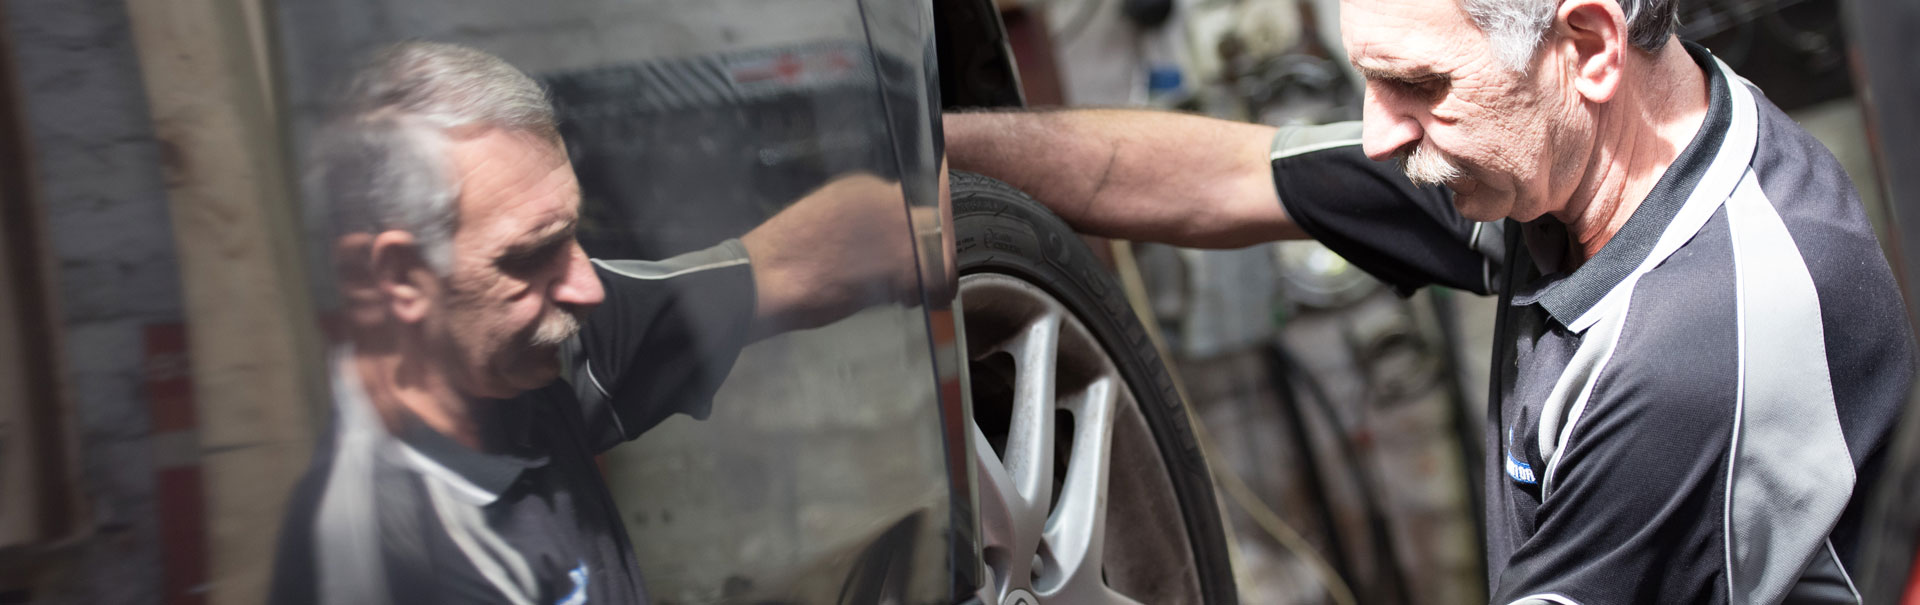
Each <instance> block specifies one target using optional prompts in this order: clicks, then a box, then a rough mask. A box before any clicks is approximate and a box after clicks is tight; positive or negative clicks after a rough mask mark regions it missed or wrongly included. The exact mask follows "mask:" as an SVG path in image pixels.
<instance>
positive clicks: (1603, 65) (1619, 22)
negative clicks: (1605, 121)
mask: <svg viewBox="0 0 1920 605" xmlns="http://www.w3.org/2000/svg"><path fill="white" fill-rule="evenodd" d="M1553 29H1554V33H1556V34H1559V40H1557V41H1556V43H1558V44H1560V45H1561V51H1562V57H1563V60H1564V61H1565V62H1566V66H1567V72H1568V73H1567V76H1568V77H1569V78H1570V79H1571V80H1572V82H1573V88H1574V90H1575V91H1577V92H1579V93H1580V96H1581V97H1583V98H1585V99H1586V100H1587V101H1589V102H1592V103H1605V102H1608V101H1611V100H1613V95H1614V93H1617V92H1619V91H1620V81H1621V73H1620V70H1621V68H1622V67H1623V66H1624V65H1625V64H1626V60H1627V20H1626V15H1625V14H1624V13H1622V12H1621V11H1620V5H1619V4H1618V3H1616V2H1614V0H1567V2H1565V3H1563V4H1561V5H1560V10H1559V12H1558V14H1556V15H1554V21H1553Z"/></svg>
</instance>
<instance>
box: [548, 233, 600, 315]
mask: <svg viewBox="0 0 1920 605" xmlns="http://www.w3.org/2000/svg"><path fill="white" fill-rule="evenodd" d="M606 298H607V293H606V291H605V290H603V289H601V287H600V276H599V275H597V274H595V273H594V272H593V262H592V261H589V260H587V251H586V250H582V249H580V245H579V244H574V245H573V252H572V253H571V254H569V255H568V257H567V273H566V274H565V275H562V276H560V281H559V282H556V283H555V284H554V285H553V300H554V302H557V303H561V304H565V305H572V306H576V307H580V308H582V309H588V308H592V307H593V306H594V305H598V304H600V301H602V300H606Z"/></svg>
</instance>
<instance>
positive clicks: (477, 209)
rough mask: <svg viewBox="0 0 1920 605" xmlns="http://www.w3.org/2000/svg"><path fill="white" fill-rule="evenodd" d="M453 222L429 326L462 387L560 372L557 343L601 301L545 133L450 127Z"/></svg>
mask: <svg viewBox="0 0 1920 605" xmlns="http://www.w3.org/2000/svg"><path fill="white" fill-rule="evenodd" d="M450 154H451V159H452V163H453V168H454V173H455V177H456V178H458V179H459V182H460V200H459V207H460V210H459V211H460V225H459V228H458V229H457V230H455V231H454V235H453V245H452V248H453V264H452V271H451V275H449V276H448V277H447V279H446V280H445V287H444V288H443V289H442V296H441V300H440V301H438V302H439V304H437V305H436V306H437V307H438V308H439V309H441V310H442V311H444V312H443V313H441V314H439V315H440V317H439V318H438V320H430V322H429V323H430V324H433V325H430V326H429V328H428V329H429V331H430V332H429V333H430V334H432V335H433V336H431V339H432V340H433V341H435V342H436V346H437V347H438V348H439V349H440V350H439V351H438V353H439V357H440V358H441V359H442V362H443V366H445V369H446V370H448V374H449V376H450V378H451V379H452V381H453V384H454V385H455V388H456V389H458V390H460V391H461V392H463V393H464V394H467V395H470V396H477V397H492V398H504V397H511V396H513V395H516V394H519V393H521V392H524V391H527V390H530V389H534V388H538V387H540V386H542V385H545V384H546V383H548V382H550V381H552V380H553V379H554V378H555V377H557V376H558V375H559V358H558V356H557V353H558V350H559V345H560V343H562V342H563V341H565V340H566V339H567V338H568V337H571V336H572V335H573V334H574V333H575V332H577V331H578V330H579V320H580V319H581V318H584V316H585V313H586V312H587V310H589V309H591V308H593V306H594V305H597V304H599V303H600V301H601V299H602V298H603V294H604V293H603V292H602V290H601V288H600V280H599V277H597V276H596V275H594V272H593V268H592V266H591V265H590V264H589V263H588V262H587V256H586V252H584V251H582V250H581V249H580V244H579V243H578V242H577V241H575V239H574V227H575V224H576V223H577V222H578V219H579V209H580V184H579V182H578V181H576V180H575V179H574V175H573V164H572V163H570V162H568V161H567V156H566V153H565V152H564V151H563V150H561V149H560V148H559V147H558V146H557V145H556V144H554V143H553V142H551V141H547V140H544V139H542V138H540V137H538V136H534V135H530V134H526V133H519V132H510V131H506V130H502V129H497V128H493V129H487V130H485V131H482V132H479V133H477V134H475V133H468V136H464V137H453V142H452V143H451V144H450Z"/></svg>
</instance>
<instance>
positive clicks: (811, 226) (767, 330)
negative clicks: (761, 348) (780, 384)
mask: <svg viewBox="0 0 1920 605" xmlns="http://www.w3.org/2000/svg"><path fill="white" fill-rule="evenodd" d="M933 211H934V210H933V209H932V208H925V209H922V208H914V209H913V210H912V212H913V214H909V210H908V207H907V204H906V199H905V198H904V196H903V194H902V192H901V189H900V183H898V182H895V181H888V180H885V179H881V178H879V177H876V176H873V175H870V174H855V175H852V176H845V177H841V178H838V179H835V180H833V181H831V182H828V183H827V184H826V185H823V186H821V187H820V188H819V189H817V190H814V191H813V192H812V193H809V194H807V195H806V197H802V198H800V200H799V201H796V202H794V203H793V205H792V206H789V207H788V208H787V209H785V210H782V211H781V212H780V213H779V214H776V215H774V216H773V218H770V219H767V222H765V223H762V224H761V225H760V226H759V227H755V228H754V229H753V231H750V232H748V233H747V234H746V235H743V236H740V243H741V244H743V245H745V246H746V248H747V256H748V257H749V258H750V259H751V262H752V263H753V283H754V287H755V289H756V290H757V291H758V292H759V300H758V301H757V302H756V305H755V309H754V316H755V320H756V321H755V323H756V325H755V337H756V338H764V337H767V336H772V335H774V334H777V333H780V332H785V331H789V330H799V329H806V328H814V327H819V326H822V325H826V324H829V323H832V322H834V321H838V320H840V319H841V318H844V317H846V316H848V315H851V314H853V313H854V312H856V311H859V310H861V309H864V308H866V307H869V306H874V305H881V304H889V303H909V304H910V303H917V302H919V300H920V278H919V275H918V272H917V267H918V265H917V263H916V262H915V260H914V237H913V235H914V232H913V225H912V224H911V223H910V219H911V218H912V217H913V216H915V215H918V214H920V213H922V212H925V213H929V214H930V213H932V212H933ZM921 218H922V220H919V221H912V222H918V223H922V224H932V221H931V220H930V219H931V216H926V217H921Z"/></svg>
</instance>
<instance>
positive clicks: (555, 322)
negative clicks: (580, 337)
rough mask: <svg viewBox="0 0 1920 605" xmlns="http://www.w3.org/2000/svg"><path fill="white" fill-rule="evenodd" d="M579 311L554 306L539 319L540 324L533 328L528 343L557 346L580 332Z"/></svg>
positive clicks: (538, 345) (539, 345) (540, 345)
mask: <svg viewBox="0 0 1920 605" xmlns="http://www.w3.org/2000/svg"><path fill="white" fill-rule="evenodd" d="M579 315H581V313H578V312H574V311H571V310H568V309H565V308H556V309H554V310H553V312H551V313H548V314H547V316H546V317H543V318H541V319H540V325H538V326H535V327H534V329H533V336H532V337H531V338H529V339H527V340H528V344H532V345H533V346H536V347H557V346H560V344H561V343H564V342H566V341H567V339H569V338H573V336H574V335H575V334H579V333H580V317H579Z"/></svg>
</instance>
